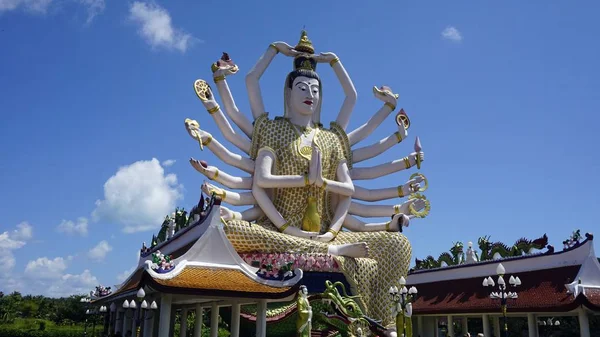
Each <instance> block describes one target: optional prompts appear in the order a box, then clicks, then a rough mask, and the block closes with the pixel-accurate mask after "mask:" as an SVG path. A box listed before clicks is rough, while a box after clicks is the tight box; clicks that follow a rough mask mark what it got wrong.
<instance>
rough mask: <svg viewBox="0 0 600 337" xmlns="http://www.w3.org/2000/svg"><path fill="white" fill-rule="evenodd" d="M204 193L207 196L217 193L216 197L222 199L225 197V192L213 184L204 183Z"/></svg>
mask: <svg viewBox="0 0 600 337" xmlns="http://www.w3.org/2000/svg"><path fill="white" fill-rule="evenodd" d="M201 189H202V192H204V194H206V195H212V194H213V193H215V194H216V195H218V196H220V197H221V198H224V197H225V193H224V192H225V191H223V190H222V189H220V188H218V187H217V186H215V185H213V184H211V183H207V182H204V183H203V184H202V187H201Z"/></svg>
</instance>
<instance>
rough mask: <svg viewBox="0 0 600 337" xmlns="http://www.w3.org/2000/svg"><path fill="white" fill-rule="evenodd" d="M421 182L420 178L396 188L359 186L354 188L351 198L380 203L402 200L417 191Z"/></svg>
mask: <svg viewBox="0 0 600 337" xmlns="http://www.w3.org/2000/svg"><path fill="white" fill-rule="evenodd" d="M422 181H423V177H422V176H416V177H415V178H413V179H411V180H409V181H407V182H406V183H405V184H404V185H400V186H397V187H387V188H379V189H367V188H364V187H360V186H355V187H354V189H355V193H354V195H353V196H352V197H353V198H354V199H358V200H364V201H381V200H386V199H393V198H402V197H404V196H407V195H409V194H412V193H415V192H416V191H417V190H418V189H419V184H420V183H421V182H422Z"/></svg>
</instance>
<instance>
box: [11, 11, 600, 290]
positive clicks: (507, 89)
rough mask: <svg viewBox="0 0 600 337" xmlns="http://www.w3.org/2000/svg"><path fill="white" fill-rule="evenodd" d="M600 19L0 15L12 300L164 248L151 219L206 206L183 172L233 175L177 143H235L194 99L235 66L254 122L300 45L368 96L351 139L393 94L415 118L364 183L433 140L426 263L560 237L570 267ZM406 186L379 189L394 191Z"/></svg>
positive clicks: (234, 85) (420, 232) (595, 107)
mask: <svg viewBox="0 0 600 337" xmlns="http://www.w3.org/2000/svg"><path fill="white" fill-rule="evenodd" d="M599 9H600V5H599V4H597V3H596V2H592V1H588V2H585V1H581V2H577V4H576V5H575V4H574V3H568V2H554V3H548V2H542V1H531V2H522V1H508V2H502V3H492V2H466V1H465V2H447V1H446V2H436V3H425V2H419V3H413V2H400V1H378V2H364V1H356V2H352V1H344V2H339V1H338V2H333V1H332V2H326V3H324V4H319V5H316V4H315V5H310V4H300V3H298V2H289V3H286V4H280V3H279V2H275V1H272V2H263V3H262V5H260V6H259V5H256V3H255V2H239V3H236V4H234V5H227V6H224V4H223V3H221V2H216V1H203V2H199V1H156V2H147V1H106V2H105V1H104V0H62V1H59V0H29V1H24V0H0V46H1V54H0V55H2V56H1V62H0V114H1V117H2V118H1V121H2V122H1V123H0V157H1V158H2V160H0V186H1V189H0V191H1V192H0V204H1V205H2V210H3V211H2V220H1V221H0V254H1V255H2V256H4V260H5V261H4V267H3V268H0V290H2V291H4V292H9V291H12V290H14V289H18V290H20V291H22V292H26V293H35V294H45V295H51V296H60V295H66V294H70V293H73V292H87V291H89V290H91V289H92V287H93V286H95V285H96V284H99V283H101V284H104V285H113V284H115V283H117V282H119V279H118V276H119V275H125V273H126V272H127V271H128V270H130V268H131V267H132V266H133V265H134V264H135V262H136V257H137V256H136V255H137V251H138V249H139V247H140V245H141V242H142V241H147V242H149V241H150V238H151V236H152V233H153V232H156V231H158V228H159V226H160V222H154V221H153V220H152V219H155V218H156V217H162V216H164V215H165V212H164V211H163V210H169V211H171V205H173V206H174V205H179V206H185V207H186V208H187V209H189V208H191V206H192V205H193V204H195V203H196V202H197V199H198V196H199V188H200V184H201V183H202V181H203V180H204V179H203V176H202V175H200V174H198V173H196V172H195V171H194V169H193V168H192V167H191V166H190V165H189V164H188V162H187V159H188V158H189V157H191V156H193V157H195V158H200V159H204V160H207V161H208V162H209V163H211V164H214V165H217V166H219V167H220V168H223V169H225V168H226V166H225V165H224V164H222V163H220V162H219V161H218V159H216V157H215V156H214V155H213V154H212V153H211V152H210V151H208V150H206V151H204V152H200V150H199V148H198V144H197V143H195V142H194V141H193V140H191V139H190V138H189V136H188V135H187V133H186V132H185V129H184V127H183V121H184V119H185V118H187V117H190V118H194V119H197V120H198V121H200V124H201V126H202V127H203V128H204V129H205V130H207V131H209V132H211V133H212V134H213V135H214V136H216V137H219V139H220V140H223V137H222V136H221V135H220V133H219V131H218V129H217V128H216V126H215V124H214V122H213V121H212V120H210V119H209V118H208V115H207V113H206V111H205V109H203V107H202V105H201V104H200V102H199V101H198V99H197V98H196V96H195V94H194V92H193V89H192V83H193V81H194V80H195V79H197V78H204V79H210V76H211V73H210V70H209V69H210V64H211V63H212V62H214V61H215V60H217V59H218V58H219V57H220V56H221V52H223V51H227V52H228V53H230V55H231V57H232V58H233V59H234V60H235V61H236V63H237V64H238V65H239V67H240V68H241V73H240V74H238V75H236V76H233V77H230V78H229V80H228V81H229V85H230V87H231V89H232V91H233V93H234V96H235V97H236V102H237V104H238V106H239V107H240V108H241V109H242V110H243V111H244V112H246V114H247V115H248V116H249V115H250V109H249V104H248V100H247V95H246V92H245V85H244V74H245V73H246V72H247V71H248V70H249V69H250V68H251V67H252V66H253V65H254V63H255V62H256V60H257V59H258V58H259V57H260V56H261V54H262V53H263V52H264V50H265V49H266V48H267V46H268V44H269V43H271V42H274V41H279V40H283V41H287V42H288V43H290V44H292V45H294V44H295V43H296V42H297V40H298V37H299V32H300V30H301V29H302V27H303V26H306V29H307V30H308V33H309V37H310V38H311V39H312V41H313V43H314V44H315V47H316V49H317V51H332V52H335V53H336V54H337V55H338V56H339V57H340V59H341V60H342V62H343V64H344V66H345V67H346V70H347V71H348V73H349V74H350V76H351V77H352V79H353V81H354V84H355V86H356V89H357V91H358V94H359V99H358V103H357V105H356V108H355V110H354V114H353V115H352V119H351V123H350V127H349V130H351V129H354V128H356V127H357V126H359V125H361V124H362V123H364V122H365V121H366V120H367V119H368V118H369V117H370V116H371V115H372V114H373V113H375V111H377V109H379V107H380V102H379V101H378V100H376V99H375V98H374V97H373V96H372V93H371V88H372V86H373V85H378V86H379V85H389V86H391V87H392V89H393V90H394V91H395V92H397V93H399V94H400V101H399V107H403V108H404V109H405V110H406V112H407V113H408V114H409V116H410V118H411V121H412V127H411V128H410V130H409V140H407V141H405V142H403V143H401V144H399V145H397V146H395V147H394V148H392V149H390V150H388V151H387V152H386V153H385V155H383V156H380V157H379V158H377V159H373V160H370V161H369V162H366V163H365V164H369V165H374V164H377V163H381V162H385V161H389V160H393V159H397V158H401V157H403V156H405V155H406V154H408V153H410V152H411V151H412V140H414V137H415V136H417V135H418V136H419V137H420V138H421V142H422V144H423V149H424V152H425V153H426V161H425V162H424V164H423V167H422V170H421V171H422V173H424V174H425V175H426V176H427V177H428V179H429V181H430V189H429V190H428V191H427V192H426V194H427V196H428V198H429V199H430V200H431V202H432V210H431V214H430V216H429V217H427V218H426V219H423V220H419V221H413V222H412V224H411V227H410V228H409V229H408V230H407V231H406V234H407V235H408V236H409V238H410V239H411V242H412V244H413V252H414V256H413V260H414V257H415V256H416V257H425V256H427V255H429V254H434V255H436V256H437V255H438V254H439V253H441V252H443V251H446V250H447V249H448V248H450V246H451V245H452V242H453V241H458V240H460V241H463V242H467V241H476V240H477V238H478V237H479V236H482V235H491V236H492V240H500V241H504V242H507V243H512V242H514V241H515V240H517V239H518V238H520V237H523V236H524V237H527V238H532V239H533V238H536V237H539V236H541V235H542V234H544V233H547V234H548V236H549V237H550V241H551V243H552V244H553V245H554V246H555V247H556V248H558V249H560V248H561V247H562V244H561V242H562V241H563V240H564V239H566V238H567V237H568V236H569V234H570V233H571V231H573V230H574V229H577V228H580V229H581V230H582V231H583V232H585V231H593V230H594V229H596V228H598V225H597V222H598V221H597V219H596V218H597V217H596V209H595V207H597V206H598V205H599V204H600V196H599V195H600V194H598V192H597V189H598V187H599V186H600V176H599V175H598V174H597V172H598V171H599V170H600V158H599V155H598V153H599V152H598V150H597V146H598V145H599V144H600V143H599V142H598V140H597V136H596V132H595V131H596V129H597V124H598V122H599V121H600V119H599V117H598V112H599V111H600V96H599V95H598V92H599V91H600V79H599V75H600V65H599V62H598V61H597V60H598V59H600V55H599V54H600V49H599V48H598V45H597V43H596V42H595V41H597V36H598V33H599V31H600V29H599V28H598V25H597V22H596V21H597V20H596V19H597V18H596V16H597V13H598V10H599ZM445 31H446V32H450V34H444V32H445ZM290 68H291V60H290V59H288V58H285V57H283V56H281V55H279V56H278V57H277V58H276V59H275V61H274V62H273V64H272V65H271V67H270V68H269V69H268V70H267V72H266V74H265V75H264V77H263V79H262V80H261V85H262V91H263V94H264V99H265V104H266V107H267V110H268V111H270V113H271V115H272V116H275V115H279V114H281V112H282V109H281V107H282V86H283V81H284V78H285V74H287V72H288V71H289V69H290ZM319 73H320V74H321V76H322V78H323V82H324V102H323V111H324V113H323V117H322V120H323V121H324V122H325V123H326V124H327V121H328V120H333V119H334V118H335V116H336V115H337V111H338V109H339V107H340V105H341V102H342V99H343V93H342V90H341V87H340V85H339V83H338V82H337V80H336V78H335V76H334V75H333V72H332V71H331V69H329V67H328V66H322V67H321V68H319ZM394 127H395V126H394V124H393V123H391V122H390V123H386V124H384V125H382V126H381V127H380V128H379V129H378V130H377V132H376V133H375V134H373V135H371V136H370V137H369V138H368V139H367V141H365V142H363V143H362V144H365V145H366V144H369V143H372V142H375V141H377V140H379V139H380V138H383V137H384V136H387V135H389V134H391V133H392V132H394ZM223 143H224V144H226V145H227V146H228V147H229V148H230V149H232V150H235V148H234V146H233V145H231V144H229V143H228V142H226V141H225V140H223ZM153 158H156V159H155V160H153ZM166 161H170V162H166ZM173 161H174V162H173ZM168 164H171V165H168ZM228 171H229V172H232V173H238V174H242V173H241V172H239V171H237V170H235V169H231V168H229V169H228ZM410 173H412V172H400V173H396V174H394V175H392V176H388V177H386V178H381V179H378V180H377V181H375V182H372V183H370V184H371V185H370V186H372V187H373V188H380V187H387V186H396V185H398V184H401V183H403V182H404V181H405V180H406V179H407V178H408V176H409V175H410ZM358 184H360V185H362V186H365V182H359V183H358ZM397 202H398V200H392V201H389V202H388V204H392V203H397ZM126 228H128V230H127V231H128V232H131V231H132V229H145V230H144V231H136V232H133V233H126V232H124V230H125V229H126ZM2 233H3V234H2ZM598 247H599V246H598V244H596V248H598Z"/></svg>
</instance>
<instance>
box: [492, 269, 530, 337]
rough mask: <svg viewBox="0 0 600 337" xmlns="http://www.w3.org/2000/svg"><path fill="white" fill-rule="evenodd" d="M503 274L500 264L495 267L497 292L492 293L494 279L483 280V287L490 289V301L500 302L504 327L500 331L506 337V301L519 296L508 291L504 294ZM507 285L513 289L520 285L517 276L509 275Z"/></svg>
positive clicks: (505, 287) (504, 282) (503, 270)
mask: <svg viewBox="0 0 600 337" xmlns="http://www.w3.org/2000/svg"><path fill="white" fill-rule="evenodd" d="M505 272H506V270H505V269H504V266H503V265H502V263H500V264H498V267H496V274H497V275H498V283H497V285H498V290H499V291H494V287H495V286H496V283H495V282H494V279H492V277H491V276H488V277H486V278H484V279H483V286H484V287H491V288H492V292H491V293H490V298H491V299H494V300H500V305H501V307H502V325H503V326H504V328H503V329H502V331H503V332H502V336H503V337H508V324H507V322H506V305H507V302H508V300H516V299H517V298H519V295H518V294H517V293H516V292H512V291H509V292H508V293H507V292H506V289H507V286H506V281H504V274H505ZM508 283H509V284H510V286H511V287H512V288H515V287H517V286H520V285H521V279H519V277H518V276H517V277H514V276H512V275H511V276H510V278H509V280H508Z"/></svg>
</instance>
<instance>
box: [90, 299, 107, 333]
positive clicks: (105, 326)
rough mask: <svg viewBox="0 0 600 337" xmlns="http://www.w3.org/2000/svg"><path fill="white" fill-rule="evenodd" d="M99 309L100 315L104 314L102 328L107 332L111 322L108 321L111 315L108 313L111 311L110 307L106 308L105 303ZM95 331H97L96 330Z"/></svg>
mask: <svg viewBox="0 0 600 337" xmlns="http://www.w3.org/2000/svg"><path fill="white" fill-rule="evenodd" d="M98 311H99V312H100V315H102V318H103V327H104V328H103V329H102V331H103V334H106V333H107V332H108V324H109V323H108V319H109V316H108V314H109V313H108V309H107V308H106V306H104V305H103V306H101V307H100V310H98ZM94 331H95V330H94ZM94 333H95V332H94Z"/></svg>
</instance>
